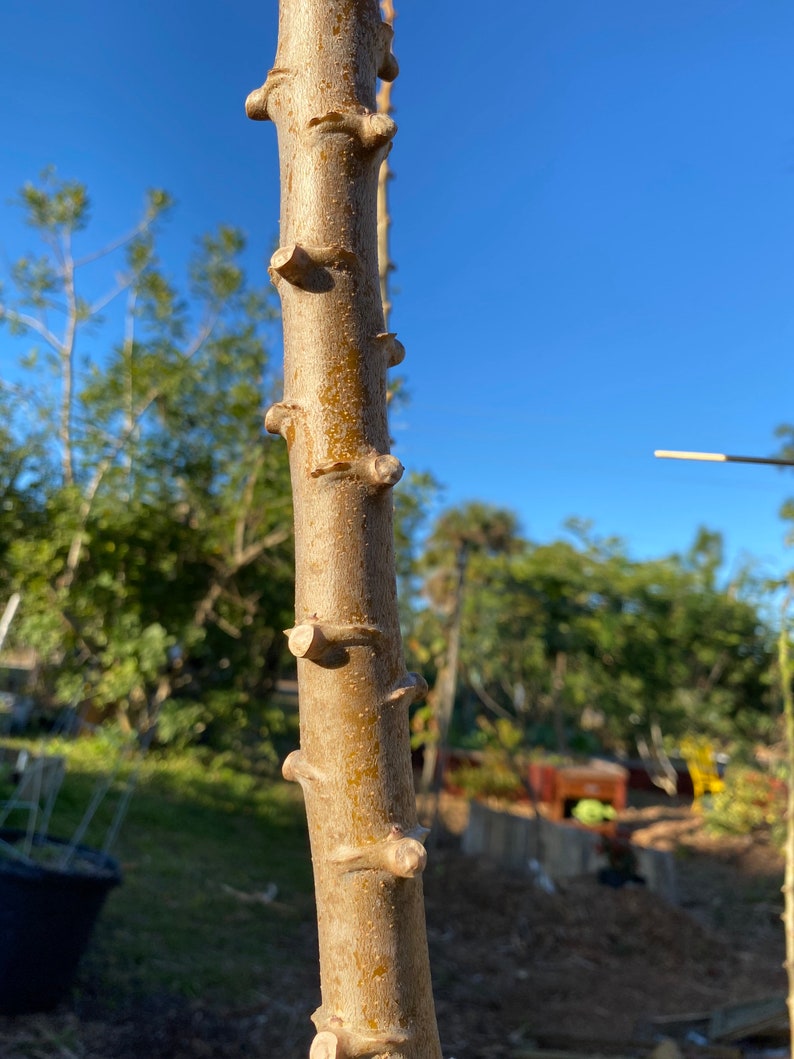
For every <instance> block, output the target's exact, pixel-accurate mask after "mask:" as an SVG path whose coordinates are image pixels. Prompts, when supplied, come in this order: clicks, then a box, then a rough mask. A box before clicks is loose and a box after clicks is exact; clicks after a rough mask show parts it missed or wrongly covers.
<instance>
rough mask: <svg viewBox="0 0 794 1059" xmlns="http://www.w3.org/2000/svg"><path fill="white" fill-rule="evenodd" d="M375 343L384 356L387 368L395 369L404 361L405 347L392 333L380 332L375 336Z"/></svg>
mask: <svg viewBox="0 0 794 1059" xmlns="http://www.w3.org/2000/svg"><path fill="white" fill-rule="evenodd" d="M375 341H376V342H377V343H378V345H379V346H380V348H381V349H382V350H383V351H384V353H385V354H386V365H387V367H389V368H396V367H397V365H398V364H402V362H403V361H404V360H405V346H404V345H403V344H402V342H401V341H400V340H399V339H398V338H397V335H396V333H395V332H394V331H381V333H380V334H378V335H375Z"/></svg>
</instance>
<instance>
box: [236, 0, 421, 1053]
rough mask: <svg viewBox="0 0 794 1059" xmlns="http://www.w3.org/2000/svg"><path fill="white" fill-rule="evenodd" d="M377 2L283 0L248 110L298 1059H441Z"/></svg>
mask: <svg viewBox="0 0 794 1059" xmlns="http://www.w3.org/2000/svg"><path fill="white" fill-rule="evenodd" d="M391 36H392V34H391V30H390V28H389V27H388V26H386V25H385V24H384V23H383V22H382V21H381V19H380V16H379V14H378V3H377V0H281V4H280V17H279V41H278V51H277V54H276V63H275V67H274V69H272V70H271V71H270V73H269V74H268V77H267V80H266V81H265V84H264V85H263V86H262V88H261V89H257V90H256V91H255V92H253V93H251V95H250V96H249V98H248V101H247V104H246V108H247V111H248V114H249V116H250V117H252V118H258V119H264V118H271V119H272V120H273V121H274V123H275V125H276V128H277V132H278V139H279V155H280V169H281V189H282V200H281V235H280V244H281V245H280V248H279V249H278V250H277V251H276V253H275V254H274V255H273V258H272V259H271V269H270V272H271V277H272V279H273V282H274V283H275V285H276V287H277V289H278V291H279V294H280V296H281V303H282V312H283V322H284V399H283V401H282V402H280V403H279V404H276V405H274V406H273V407H272V408H271V409H270V410H269V412H268V414H267V418H266V425H267V428H268V430H270V431H271V432H274V433H279V434H281V435H282V436H283V437H284V438H285V440H286V442H287V445H288V448H289V455H290V471H291V475H292V486H293V497H294V507H295V553H296V589H295V594H296V600H295V609H296V620H295V627H294V628H293V629H291V630H290V631H289V634H288V636H289V647H290V650H291V651H292V653H293V654H294V655H295V656H296V657H297V659H298V684H299V696H300V716H301V748H300V750H298V751H295V752H294V753H292V754H291V755H290V756H289V757H288V758H287V760H286V762H285V763H284V775H285V776H286V777H287V778H288V779H294V780H297V781H298V782H299V783H300V784H301V786H302V788H303V792H304V797H305V802H306V813H307V817H308V823H309V834H310V839H311V847H312V859H313V864H314V878H315V890H316V897H317V915H318V922H319V938H320V977H321V986H322V1006H321V1007H320V1008H319V1010H318V1011H316V1012H315V1014H314V1016H313V1019H314V1022H315V1025H316V1027H317V1031H318V1032H317V1036H316V1037H315V1039H314V1042H313V1044H312V1048H311V1059H347V1057H351V1059H352V1057H354V1056H356V1057H378V1059H440V1055H441V1050H440V1045H439V1041H438V1032H437V1029H436V1023H435V1015H434V1011H433V1000H432V992H431V986H430V971H429V962H428V955H427V941H426V932H425V922H424V905H423V898H422V887H421V872H422V870H423V868H424V864H425V859H426V855H425V850H424V847H423V845H422V840H423V838H424V832H423V831H422V829H421V828H419V826H418V823H417V817H416V803H415V797H414V790H413V776H412V771H411V758H410V741H409V730H408V706H409V705H410V703H411V702H413V701H415V700H416V699H417V698H421V697H422V696H423V695H424V693H425V692H426V685H425V683H424V681H423V680H422V678H421V677H419V676H416V675H414V674H408V673H406V672H405V666H404V661H403V653H402V643H401V639H400V631H399V621H398V612H397V594H396V587H395V566H394V546H393V534H392V497H391V487H392V486H394V485H395V483H396V482H397V481H398V480H399V478H400V476H401V474H402V467H401V465H400V463H399V461H398V460H397V459H395V457H393V456H391V455H390V454H389V452H388V446H389V439H388V427H387V418H386V369H387V367H388V366H390V365H392V364H395V363H398V362H399V360H400V359H401V353H402V349H401V346H400V345H399V343H398V342H397V341H396V339H395V337H394V335H391V334H387V333H385V330H384V324H383V310H382V306H381V299H380V292H379V284H378V261H377V231H376V194H377V182H378V167H379V165H380V163H381V161H382V159H383V157H384V155H385V153H386V152H387V151H388V149H389V145H390V142H391V138H392V136H393V135H394V132H395V131H396V130H395V125H394V123H393V121H392V120H391V118H389V117H388V116H387V115H383V114H378V113H376V112H375V82H376V76H380V77H382V78H384V79H387V78H388V79H392V78H394V77H395V76H396V73H397V67H396V62H395V60H394V58H393V56H392V55H391Z"/></svg>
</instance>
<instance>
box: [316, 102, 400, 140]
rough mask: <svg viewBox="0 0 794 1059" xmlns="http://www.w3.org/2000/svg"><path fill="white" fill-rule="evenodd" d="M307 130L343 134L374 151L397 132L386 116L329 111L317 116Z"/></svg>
mask: <svg viewBox="0 0 794 1059" xmlns="http://www.w3.org/2000/svg"><path fill="white" fill-rule="evenodd" d="M308 128H309V129H314V130H316V131H318V132H329V133H334V132H345V133H347V134H348V135H350V136H355V137H357V138H358V139H359V140H360V142H361V143H362V144H363V146H364V147H366V148H369V149H374V148H376V147H384V146H386V144H388V143H390V142H391V140H392V139H394V135H395V133H396V132H397V124H396V122H395V121H394V120H393V119H392V118H390V117H389V115H388V114H381V113H379V112H377V111H376V112H375V113H368V112H366V111H365V112H363V113H359V112H358V111H339V110H329V111H328V112H327V113H325V114H318V115H317V116H316V117H314V118H311V119H310V121H309V123H308Z"/></svg>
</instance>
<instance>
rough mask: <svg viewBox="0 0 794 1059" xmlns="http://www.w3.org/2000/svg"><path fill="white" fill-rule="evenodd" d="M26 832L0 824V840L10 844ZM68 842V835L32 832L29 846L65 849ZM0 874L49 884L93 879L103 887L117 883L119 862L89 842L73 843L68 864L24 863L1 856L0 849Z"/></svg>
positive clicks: (22, 837) (120, 879) (119, 875)
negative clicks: (71, 856) (63, 836)
mask: <svg viewBox="0 0 794 1059" xmlns="http://www.w3.org/2000/svg"><path fill="white" fill-rule="evenodd" d="M26 834H27V832H25V831H24V830H22V829H21V828H0V840H2V841H3V842H7V843H9V844H11V845H14V844H15V843H17V842H19V841H21V840H22V839H24V838H25V837H26ZM70 845H71V842H70V841H69V840H68V839H63V838H54V837H52V836H50V835H46V836H45V835H34V836H33V846H34V848H36V847H38V848H39V849H41V848H43V847H47V846H49V847H52V848H55V849H66V848H68V847H69V846H70ZM0 874H2V875H4V876H14V877H16V878H19V879H25V880H27V881H29V882H30V883H32V884H36V883H39V884H52V883H55V882H58V881H63V880H74V881H78V880H79V881H81V882H85V883H92V882H97V883H101V884H102V885H103V886H104V887H108V888H110V887H113V886H118V885H119V884H120V883H121V881H122V872H121V866H120V865H119V862H118V861H117V860H116V858H115V857H112V856H111V855H110V854H109V853H103V852H102V851H101V850H98V849H94V848H92V847H91V846H84V845H78V846H75V855H74V858H73V860H72V863H71V864H70V865H69V867H66V868H61V867H58V866H57V865H54V864H52V865H50V864H42V863H39V862H38V861H37V862H35V863H33V864H28V863H26V862H25V861H22V860H17V859H16V858H15V857H10V856H3V855H2V853H0Z"/></svg>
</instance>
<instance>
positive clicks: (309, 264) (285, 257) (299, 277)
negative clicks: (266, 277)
mask: <svg viewBox="0 0 794 1059" xmlns="http://www.w3.org/2000/svg"><path fill="white" fill-rule="evenodd" d="M313 268H314V262H313V261H312V258H311V256H310V255H309V254H308V253H307V252H306V250H305V249H304V248H303V247H302V246H299V245H298V243H293V244H292V246H280V247H279V248H278V250H276V252H275V253H274V254H273V256H272V257H271V259H270V269H269V271H270V273H271V275H272V274H273V273H274V272H275V273H276V275H278V276H281V278H282V279H285V280H286V281H287V282H288V283H292V284H293V285H295V286H297V285H299V284H300V283H301V282H302V281H304V280H305V279H306V276H307V275H308V273H309V272H311V270H312V269H313Z"/></svg>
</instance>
